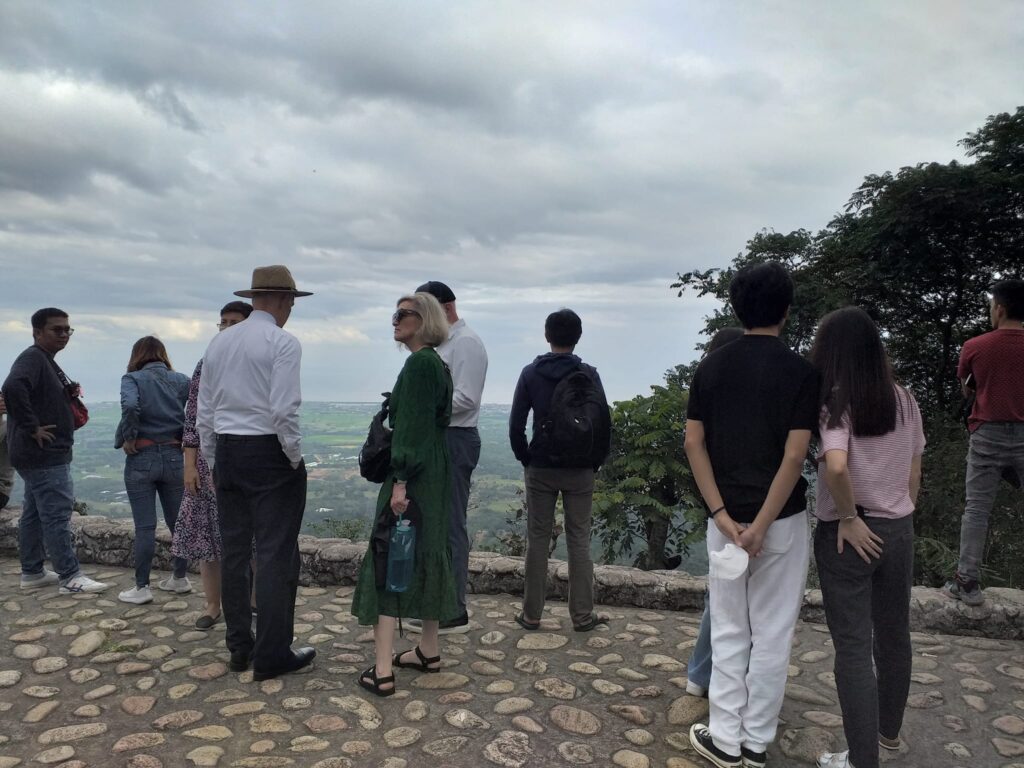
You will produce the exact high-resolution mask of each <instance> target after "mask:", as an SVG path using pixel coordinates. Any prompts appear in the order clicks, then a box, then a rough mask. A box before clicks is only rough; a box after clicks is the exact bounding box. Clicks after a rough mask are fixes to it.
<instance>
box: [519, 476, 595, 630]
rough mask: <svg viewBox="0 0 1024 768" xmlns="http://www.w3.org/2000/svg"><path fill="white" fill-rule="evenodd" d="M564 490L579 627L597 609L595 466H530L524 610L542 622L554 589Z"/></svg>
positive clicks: (572, 609) (573, 608) (572, 610)
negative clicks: (552, 558) (554, 542)
mask: <svg viewBox="0 0 1024 768" xmlns="http://www.w3.org/2000/svg"><path fill="white" fill-rule="evenodd" d="M559 493H561V494H562V506H563V507H564V510H565V543H566V547H567V548H568V553H569V616H570V618H571V619H572V623H573V626H579V625H581V624H586V623H587V622H588V621H590V619H591V617H592V616H593V613H594V563H593V561H592V560H591V559H590V510H591V506H592V505H593V500H594V470H593V469H590V468H589V467H587V468H584V469H569V468H566V469H555V468H548V467H527V468H526V531H527V538H526V579H525V586H524V589H523V615H524V616H525V618H526V619H527V620H528V621H540V618H541V613H542V612H543V611H544V600H545V598H546V597H547V591H548V552H549V551H550V549H551V529H552V527H553V526H554V523H555V504H556V503H557V501H558V494H559Z"/></svg>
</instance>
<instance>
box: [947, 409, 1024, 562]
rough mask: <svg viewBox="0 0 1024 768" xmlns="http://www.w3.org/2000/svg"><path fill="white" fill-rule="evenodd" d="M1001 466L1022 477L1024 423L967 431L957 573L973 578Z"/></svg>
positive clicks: (986, 531) (983, 547) (1002, 424)
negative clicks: (968, 446) (964, 496)
mask: <svg viewBox="0 0 1024 768" xmlns="http://www.w3.org/2000/svg"><path fill="white" fill-rule="evenodd" d="M1003 467H1013V468H1015V469H1016V470H1017V476H1018V477H1020V478H1024V422H1019V421H1002V422H989V423H986V424H982V425H981V426H980V427H978V428H977V429H976V430H974V432H972V433H971V442H970V448H969V449H968V451H967V482H966V489H967V503H966V504H965V505H964V516H963V518H962V519H961V521H960V563H959V565H958V566H957V573H959V574H960V576H961V577H963V578H964V579H974V580H977V579H978V577H979V576H980V575H981V560H982V556H983V555H984V552H985V538H986V536H987V535H988V517H989V515H990V514H991V513H992V505H993V504H994V503H995V500H996V492H997V491H998V490H999V482H1000V479H1001V475H1002V471H1003Z"/></svg>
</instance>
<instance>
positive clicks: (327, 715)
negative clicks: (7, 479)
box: [0, 558, 1024, 768]
mask: <svg viewBox="0 0 1024 768" xmlns="http://www.w3.org/2000/svg"><path fill="white" fill-rule="evenodd" d="M88 570H89V572H90V575H92V576H94V577H95V578H99V579H102V580H106V581H111V582H113V583H114V584H115V587H112V588H111V590H110V591H109V592H108V593H106V594H104V595H75V596H67V595H59V594H58V593H57V591H56V589H46V590H39V591H31V592H22V591H21V590H20V589H19V587H18V566H17V562H16V561H15V560H13V559H11V558H0V768H11V766H16V765H25V766H32V765H44V766H62V767H63V768H74V767H81V766H128V767H129V768H159V766H168V767H170V766H184V767H185V768H191V766H253V767H258V766H265V767H268V768H270V767H272V766H290V765H294V766H312V767H313V768H342V767H343V766H370V767H374V768H376V767H378V766H379V768H403V767H404V766H410V767H415V766H428V765H429V766H431V768H445V767H446V766H484V767H486V766H489V765H497V766H508V767H509V768H525V767H527V766H575V765H595V766H624V767H626V768H646V767H647V766H664V767H665V768H694V767H695V766H704V765H706V763H704V762H703V761H702V759H701V758H700V757H698V756H697V755H696V754H695V753H693V752H692V751H691V750H690V748H689V745H688V742H687V737H686V731H687V729H688V727H689V725H690V724H691V723H692V722H694V721H695V720H703V719H704V718H705V717H706V712H707V702H706V701H704V700H702V699H696V698H694V697H691V696H687V695H685V694H684V693H683V687H684V686H685V683H686V677H685V666H684V662H685V660H686V658H687V657H688V655H689V652H690V648H691V647H692V645H693V642H694V637H695V635H696V632H697V624H698V620H699V617H698V616H697V615H695V614H685V613H670V612H652V611H647V610H643V609H622V608H605V609H603V611H604V612H605V613H607V614H609V615H610V616H611V617H612V620H611V624H610V626H609V627H607V628H599V629H598V630H595V631H594V632H591V633H586V634H583V633H575V632H573V631H572V628H571V624H570V622H569V619H568V616H567V613H566V610H565V606H564V604H561V603H553V604H550V605H549V611H548V613H547V614H546V615H545V618H544V622H543V626H542V629H541V631H539V632H534V633H526V632H523V631H522V630H521V629H520V628H519V627H518V626H517V625H516V624H515V623H514V621H513V617H514V615H515V613H516V612H517V609H518V601H517V599H516V598H515V596H512V595H499V596H478V597H473V598H471V604H470V607H471V610H472V611H473V618H472V621H471V631H470V632H469V633H467V634H462V635H447V636H445V637H443V638H442V641H443V642H442V653H443V655H444V660H445V661H444V664H445V668H444V670H443V671H442V672H441V673H440V674H433V675H420V674H418V673H416V672H413V671H408V672H402V671H400V672H399V676H398V686H399V692H398V693H397V694H396V695H395V696H393V697H391V698H389V699H378V698H376V697H374V696H372V695H370V694H368V693H366V692H364V691H363V690H362V689H360V688H358V687H357V686H356V685H355V677H356V674H357V672H358V671H359V670H362V669H363V668H365V667H366V666H368V665H369V664H370V663H371V662H372V655H373V646H372V638H371V636H370V632H369V631H368V629H367V628H363V627H359V626H358V625H357V624H356V623H355V620H354V619H353V617H352V616H351V615H350V614H349V604H350V600H351V592H352V588H351V587H342V588H316V587H306V588H301V589H300V591H299V599H298V603H299V605H298V607H297V609H296V621H297V624H296V629H295V631H296V634H297V636H298V638H299V641H300V642H301V643H304V644H310V645H314V646H316V648H317V649H318V654H319V655H318V656H317V659H316V662H315V663H314V665H313V667H312V668H311V669H309V670H308V671H305V672H304V673H301V674H295V675H291V676H287V677H283V678H280V679H276V680H269V681H265V682H263V683H254V682H253V681H252V673H251V672H247V673H243V674H234V673H230V672H229V671H228V669H227V665H226V661H227V654H226V652H225V650H224V646H223V624H219V625H217V627H215V629H214V630H213V631H211V632H197V631H194V630H193V628H192V625H193V622H194V620H195V618H196V617H197V616H198V615H199V610H200V608H201V605H202V600H201V597H200V596H199V594H198V592H193V593H192V594H189V595H167V594H164V593H158V594H157V595H156V599H155V601H154V602H153V603H151V604H148V605H144V606H129V605H125V604H123V603H119V602H117V601H116V597H115V596H116V592H117V591H118V590H119V589H123V588H125V587H127V586H129V584H130V582H131V573H130V571H128V570H127V569H109V568H108V569H97V568H91V569H88ZM196 586H197V587H198V585H196ZM415 637H416V636H415V635H411V636H409V637H408V638H407V639H406V640H400V641H399V647H405V646H406V645H407V644H409V643H411V642H414V640H415ZM832 658H833V654H832V648H831V642H830V639H829V635H828V632H827V629H826V628H825V627H823V626H821V625H816V624H808V623H801V625H800V626H799V628H798V632H797V637H796V640H795V642H794V647H793V654H792V666H791V668H790V681H789V686H788V689H787V696H786V701H785V705H784V707H783V713H782V716H783V721H784V722H783V723H782V724H781V725H780V728H779V738H778V740H777V741H776V743H775V744H774V745H772V748H771V750H770V752H769V765H771V766H800V765H808V764H813V758H814V755H815V754H816V753H817V752H818V751H821V750H824V749H828V748H834V747H838V746H840V744H841V742H842V721H841V719H840V717H839V709H838V705H837V700H836V692H835V687H834V682H833V677H832ZM1022 716H1024V643H1021V642H1010V641H1002V640H999V641H997V640H986V639H982V638H970V637H950V636H942V635H922V634H917V635H915V636H914V682H913V685H912V688H911V698H910V702H909V708H908V711H907V720H906V725H905V727H904V731H903V736H904V739H905V742H906V743H905V746H904V747H903V749H902V750H901V751H900V752H899V753H885V754H884V755H883V758H884V761H885V762H886V764H891V765H893V766H896V765H906V766H920V767H922V768H923V767H927V768H941V767H942V766H950V767H959V766H962V767H963V768H967V767H968V766H971V767H972V768H973V767H974V766H985V767H988V766H992V767H993V768H1024V717H1022ZM1014 760H1017V761H1018V762H1014Z"/></svg>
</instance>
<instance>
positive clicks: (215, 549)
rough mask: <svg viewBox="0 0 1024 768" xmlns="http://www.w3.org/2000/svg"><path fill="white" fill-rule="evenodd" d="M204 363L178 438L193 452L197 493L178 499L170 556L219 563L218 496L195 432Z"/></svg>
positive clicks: (194, 377)
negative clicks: (197, 481)
mask: <svg viewBox="0 0 1024 768" xmlns="http://www.w3.org/2000/svg"><path fill="white" fill-rule="evenodd" d="M202 370H203V361H202V360H200V361H199V364H198V365H196V370H195V373H193V374H192V382H191V384H189V388H188V402H187V403H186V404H185V431H184V433H183V435H182V438H181V445H182V447H183V448H195V449H196V468H197V469H198V470H199V491H198V493H192V492H191V491H189V490H188V489H187V488H186V489H185V495H184V496H183V497H182V499H181V510H180V511H179V512H178V523H177V525H175V527H174V539H173V541H172V544H171V553H172V554H173V555H175V556H176V557H184V558H186V559H188V560H204V561H212V560H220V559H221V545H220V523H219V521H218V519H217V495H216V492H215V491H214V488H213V476H212V475H211V473H210V466H209V465H208V464H207V463H206V459H205V458H203V452H202V451H201V450H200V449H199V433H198V432H197V431H196V403H197V402H198V400H199V377H200V375H201V374H202Z"/></svg>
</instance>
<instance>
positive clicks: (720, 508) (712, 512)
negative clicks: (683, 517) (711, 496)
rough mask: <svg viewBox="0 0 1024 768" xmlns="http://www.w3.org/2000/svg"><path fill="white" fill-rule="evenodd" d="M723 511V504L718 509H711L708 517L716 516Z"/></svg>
mask: <svg viewBox="0 0 1024 768" xmlns="http://www.w3.org/2000/svg"><path fill="white" fill-rule="evenodd" d="M724 509H725V504H723V505H722V506H720V507H719V508H718V509H713V510H711V511H710V512H708V517H714V516H715V515H717V514H718V513H719V512H721V511H722V510H724Z"/></svg>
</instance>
